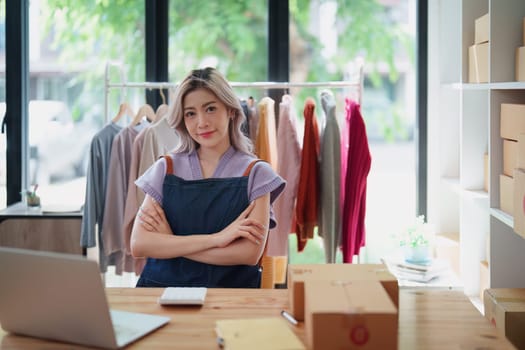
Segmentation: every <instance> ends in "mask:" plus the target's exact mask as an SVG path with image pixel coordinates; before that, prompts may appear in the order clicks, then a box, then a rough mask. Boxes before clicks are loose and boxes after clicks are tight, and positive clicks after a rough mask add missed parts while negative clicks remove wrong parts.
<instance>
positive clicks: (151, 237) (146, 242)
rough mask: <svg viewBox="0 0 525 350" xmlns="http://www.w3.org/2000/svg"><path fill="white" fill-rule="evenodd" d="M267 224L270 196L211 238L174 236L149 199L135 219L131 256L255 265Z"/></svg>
mask: <svg viewBox="0 0 525 350" xmlns="http://www.w3.org/2000/svg"><path fill="white" fill-rule="evenodd" d="M268 222H270V194H266V195H264V196H261V197H259V198H257V199H256V200H254V201H253V202H252V203H250V205H249V206H248V207H247V208H246V209H245V210H244V211H243V212H242V213H241V214H240V215H239V216H238V217H237V219H235V220H234V221H233V222H232V223H230V225H228V226H227V227H225V228H224V229H223V230H221V231H219V232H216V233H213V234H207V235H203V234H197V233H198V232H196V234H193V235H187V236H177V235H174V234H173V232H172V231H171V228H170V226H169V224H168V221H167V219H166V216H165V214H164V210H163V209H162V207H161V206H160V205H159V204H158V203H157V202H156V201H155V200H154V199H153V198H152V197H150V196H149V195H146V198H145V199H144V202H143V204H142V206H141V208H140V210H139V213H138V214H137V216H136V218H135V222H134V224H133V230H132V233H131V253H132V254H133V256H135V257H151V258H158V259H166V258H175V257H186V258H189V259H192V260H195V261H200V262H203V263H208V264H214V265H241V264H242V265H255V264H256V263H257V262H258V261H259V259H260V257H261V255H262V253H263V251H264V247H265V245H266V239H267V235H268V226H267V225H265V224H263V223H268Z"/></svg>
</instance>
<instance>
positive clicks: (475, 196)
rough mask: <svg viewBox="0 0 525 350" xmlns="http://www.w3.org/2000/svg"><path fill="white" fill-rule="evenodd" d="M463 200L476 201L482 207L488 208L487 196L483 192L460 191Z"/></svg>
mask: <svg viewBox="0 0 525 350" xmlns="http://www.w3.org/2000/svg"><path fill="white" fill-rule="evenodd" d="M461 194H462V196H463V197H464V198H466V199H470V200H473V201H476V202H477V203H478V204H480V205H481V206H482V207H486V208H487V209H488V207H489V194H488V192H486V191H485V190H462V191H461Z"/></svg>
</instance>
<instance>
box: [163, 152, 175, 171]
mask: <svg viewBox="0 0 525 350" xmlns="http://www.w3.org/2000/svg"><path fill="white" fill-rule="evenodd" d="M163 157H164V159H165V160H166V165H167V168H166V174H174V172H173V159H172V158H171V156H170V155H169V154H165V155H164V156H163Z"/></svg>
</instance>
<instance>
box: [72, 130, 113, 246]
mask: <svg viewBox="0 0 525 350" xmlns="http://www.w3.org/2000/svg"><path fill="white" fill-rule="evenodd" d="M121 130H122V127H120V126H119V125H117V124H115V123H110V124H107V125H106V126H105V127H104V128H102V130H100V131H99V132H98V133H96V134H95V135H94V136H93V139H92V140H91V146H90V150H89V164H88V169H87V178H86V198H85V201H84V213H83V216H82V229H81V233H80V246H81V247H83V248H91V247H95V246H96V245H97V239H96V236H95V232H96V231H95V230H96V229H97V228H98V242H99V252H100V253H102V252H103V247H102V239H101V234H102V232H101V228H102V223H103V220H104V206H105V200H106V186H107V179H108V172H109V159H110V155H111V146H112V144H113V139H114V138H115V136H116V135H117V134H118V133H119V132H120V131H121ZM101 255H102V254H101Z"/></svg>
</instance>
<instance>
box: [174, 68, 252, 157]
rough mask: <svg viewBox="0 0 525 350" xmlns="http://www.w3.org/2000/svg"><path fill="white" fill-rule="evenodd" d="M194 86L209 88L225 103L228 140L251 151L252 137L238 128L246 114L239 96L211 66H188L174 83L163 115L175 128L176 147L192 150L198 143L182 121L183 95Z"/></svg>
mask: <svg viewBox="0 0 525 350" xmlns="http://www.w3.org/2000/svg"><path fill="white" fill-rule="evenodd" d="M197 89H206V90H208V91H210V92H211V93H213V94H214V95H215V96H216V97H217V98H218V99H219V100H220V101H221V102H222V103H224V104H225V105H226V109H227V110H228V111H229V112H230V113H231V115H230V117H231V118H232V120H231V122H230V125H229V127H228V134H229V135H230V144H231V145H232V146H233V147H234V148H235V149H237V150H238V151H241V152H244V153H247V154H253V144H252V141H251V140H250V138H249V137H247V136H246V135H244V133H243V132H242V130H241V126H242V124H243V123H244V122H245V121H246V116H245V115H244V111H243V109H242V107H241V103H240V101H239V98H238V97H237V96H236V95H235V92H234V91H233V88H232V87H231V86H230V84H229V83H228V82H227V81H226V79H225V78H224V77H223V76H222V75H221V74H220V73H219V71H217V70H216V69H215V68H211V67H207V68H204V69H194V70H192V71H191V72H190V73H189V74H188V75H187V76H186V78H184V80H182V82H181V83H180V84H179V86H178V87H177V91H176V92H175V99H174V101H173V108H172V113H171V114H169V115H168V119H167V121H168V124H169V125H170V126H171V127H172V128H174V129H175V130H176V131H177V134H179V137H180V142H179V147H178V148H177V150H176V151H177V152H192V151H194V150H195V149H197V148H198V147H199V146H198V143H196V142H195V140H193V139H192V138H191V136H190V134H189V133H188V130H187V129H186V125H185V124H184V106H183V101H184V97H186V95H187V94H188V93H190V92H192V91H194V90H197Z"/></svg>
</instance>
